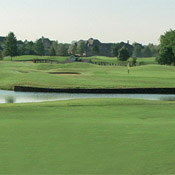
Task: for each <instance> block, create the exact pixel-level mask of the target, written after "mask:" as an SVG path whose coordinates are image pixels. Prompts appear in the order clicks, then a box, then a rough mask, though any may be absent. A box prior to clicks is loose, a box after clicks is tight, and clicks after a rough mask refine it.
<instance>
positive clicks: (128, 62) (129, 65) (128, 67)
mask: <svg viewBox="0 0 175 175" xmlns="http://www.w3.org/2000/svg"><path fill="white" fill-rule="evenodd" d="M129 69H130V64H129V62H128V70H129Z"/></svg>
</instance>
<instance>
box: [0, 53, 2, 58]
mask: <svg viewBox="0 0 175 175" xmlns="http://www.w3.org/2000/svg"><path fill="white" fill-rule="evenodd" d="M0 60H2V52H0Z"/></svg>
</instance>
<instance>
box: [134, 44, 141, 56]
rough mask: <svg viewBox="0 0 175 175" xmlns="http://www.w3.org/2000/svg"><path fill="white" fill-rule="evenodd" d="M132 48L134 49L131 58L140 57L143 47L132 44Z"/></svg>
mask: <svg viewBox="0 0 175 175" xmlns="http://www.w3.org/2000/svg"><path fill="white" fill-rule="evenodd" d="M133 46H134V49H133V54H132V56H133V57H137V58H138V57H142V49H143V46H142V45H141V44H139V43H134V44H133Z"/></svg>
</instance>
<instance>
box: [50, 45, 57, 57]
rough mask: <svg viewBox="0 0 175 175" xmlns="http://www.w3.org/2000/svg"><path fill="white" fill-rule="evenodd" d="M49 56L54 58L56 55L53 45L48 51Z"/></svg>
mask: <svg viewBox="0 0 175 175" xmlns="http://www.w3.org/2000/svg"><path fill="white" fill-rule="evenodd" d="M49 55H50V56H55V55H56V51H55V48H54V46H53V45H51V47H50V49H49Z"/></svg>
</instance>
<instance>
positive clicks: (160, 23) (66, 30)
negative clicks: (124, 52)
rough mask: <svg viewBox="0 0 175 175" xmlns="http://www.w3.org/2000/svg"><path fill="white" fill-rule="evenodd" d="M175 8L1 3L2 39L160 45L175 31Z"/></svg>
mask: <svg viewBox="0 0 175 175" xmlns="http://www.w3.org/2000/svg"><path fill="white" fill-rule="evenodd" d="M174 9H175V0H0V15H1V17H0V36H6V35H7V34H8V33H9V32H14V33H15V35H16V37H17V39H19V40H25V39H27V40H32V41H35V40H36V39H38V38H40V37H42V36H44V37H46V38H50V39H51V40H57V41H58V42H63V43H71V42H72V41H78V40H80V39H83V40H87V39H89V38H95V39H99V40H100V41H101V42H105V43H110V42H112V43H117V42H121V41H124V42H127V41H128V40H129V41H130V43H133V42H140V43H143V44H148V43H154V44H158V43H159V38H160V35H162V34H164V33H165V32H166V31H168V30H170V29H175V22H174V19H175V10H174Z"/></svg>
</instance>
